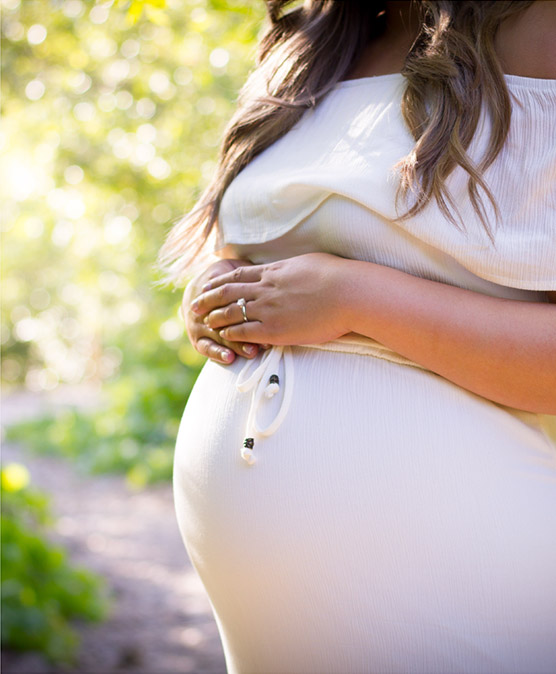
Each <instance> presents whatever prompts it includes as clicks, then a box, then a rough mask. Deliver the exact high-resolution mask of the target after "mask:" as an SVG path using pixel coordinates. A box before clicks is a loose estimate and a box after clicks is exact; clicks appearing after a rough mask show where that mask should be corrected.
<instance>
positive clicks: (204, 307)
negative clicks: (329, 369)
mask: <svg viewBox="0 0 556 674" xmlns="http://www.w3.org/2000/svg"><path fill="white" fill-rule="evenodd" d="M345 262H346V260H345V259H344V258H341V257H337V256H336V255H329V254H328V253H307V254H305V255H298V256H296V257H291V258H288V259H285V260H279V261H277V262H271V263H268V264H260V265H253V266H249V267H238V268H237V269H235V270H234V271H232V272H229V273H226V274H222V275H220V276H217V277H216V278H214V279H212V280H211V281H210V283H208V284H206V285H205V286H203V293H202V294H201V295H199V296H198V297H197V298H196V299H195V300H194V301H193V302H192V304H191V310H192V311H193V312H195V313H196V314H199V315H205V322H206V323H207V325H208V326H209V327H211V328H213V329H220V335H221V336H222V338H223V339H226V340H228V341H236V340H237V341H241V342H254V343H258V344H290V345H291V344H318V343H322V342H327V341H329V340H332V339H336V338H337V337H340V336H341V335H344V334H346V333H347V332H349V331H350V328H349V327H348V325H347V324H346V323H347V321H348V318H347V316H348V313H347V311H346V306H345V302H344V301H343V298H344V295H343V293H344V292H345V290H344V289H343V285H344V284H343V283H342V280H343V274H342V270H343V266H344V264H345ZM242 297H243V298H244V299H245V300H246V305H245V309H246V315H247V318H248V321H247V322H245V320H244V317H243V312H242V309H241V307H240V306H239V305H238V304H237V300H238V299H240V298H242Z"/></svg>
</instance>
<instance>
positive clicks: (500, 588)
mask: <svg viewBox="0 0 556 674" xmlns="http://www.w3.org/2000/svg"><path fill="white" fill-rule="evenodd" d="M292 351H293V357H294V365H295V381H294V385H293V390H292V391H291V393H292V399H291V405H290V407H289V409H288V412H287V415H286V417H285V418H284V420H283V422H282V423H281V425H280V427H279V428H278V429H277V430H276V432H275V433H273V434H272V435H270V436H269V437H266V438H264V437H263V438H258V437H256V438H255V447H254V454H255V456H256V463H255V464H254V465H252V466H249V465H248V464H247V463H246V462H245V461H244V460H243V459H242V458H241V456H240V450H241V447H242V445H243V440H244V437H245V428H246V423H247V416H248V412H249V408H250V403H251V399H250V398H251V395H250V394H248V393H240V392H238V391H237V389H236V383H237V378H238V373H239V371H240V369H241V368H242V366H243V361H242V360H241V359H238V360H237V362H235V363H233V364H232V365H231V366H221V365H218V364H215V363H212V362H209V363H207V364H206V366H205V367H204V369H203V371H202V373H201V375H200V376H199V379H198V381H197V383H196V385H195V387H194V389H193V392H192V394H191V396H190V399H189V401H188V404H187V406H186V409H185V412H184V415H183V419H182V423H181V426H180V431H179V435H178V440H177V445H176V457H175V472H174V487H175V498H176V511H177V514H178V521H179V524H180V529H181V531H182V535H183V538H184V542H185V544H186V547H187V549H188V552H189V555H190V557H191V559H192V562H193V564H194V565H195V567H196V568H197V571H198V572H199V575H200V577H201V579H202V581H203V582H204V584H205V587H206V589H207V592H208V594H209V597H210V599H211V602H212V604H213V606H214V609H215V613H216V615H217V619H218V620H219V621H220V622H219V625H220V629H221V634H222V638H223V641H224V647H225V650H226V649H228V651H227V652H228V653H229V655H230V658H232V657H236V656H237V657H240V656H239V655H238V653H239V651H240V650H241V649H242V648H243V647H245V649H246V650H245V652H242V653H241V658H242V662H246V660H245V658H247V659H249V658H251V660H249V662H251V666H252V668H253V669H252V671H257V668H258V669H259V670H260V671H265V670H264V666H265V665H264V657H266V656H265V655H264V652H263V651H261V650H260V649H258V648H256V647H253V645H252V644H251V646H250V647H249V648H247V645H246V644H247V643H249V642H251V641H252V639H251V637H249V638H247V636H246V635H247V634H249V635H251V636H252V637H257V638H260V639H262V640H263V641H264V639H265V638H268V630H269V629H272V630H273V634H274V637H273V638H274V639H277V640H280V639H282V640H283V642H284V649H285V650H284V652H292V653H294V654H295V657H296V660H295V667H296V668H297V671H299V672H302V671H323V672H324V671H333V669H330V668H329V665H330V662H331V661H330V657H332V654H331V653H326V649H322V648H321V649H320V650H319V653H320V655H318V656H317V655H316V654H314V653H313V654H311V655H310V656H309V655H306V656H305V655H304V653H305V652H306V651H307V649H306V647H305V646H303V644H307V642H308V641H309V642H310V641H311V639H314V640H315V643H322V641H323V639H326V638H327V637H329V638H330V639H333V635H334V634H335V633H338V630H339V631H340V633H341V634H342V635H343V638H344V639H345V640H347V644H346V648H347V651H346V652H349V653H350V655H349V658H351V659H350V661H349V662H346V661H344V662H343V663H342V665H341V666H342V667H347V666H349V667H350V668H351V670H350V671H365V667H366V666H367V665H365V663H366V662H368V661H367V660H365V658H367V657H368V654H369V652H370V651H369V649H371V650H372V652H373V653H375V654H376V658H378V659H379V660H378V661H377V662H378V665H377V671H378V670H379V669H380V666H381V665H380V662H381V661H380V658H381V657H384V658H389V657H391V653H392V652H394V651H395V652H397V653H398V654H399V658H401V660H398V661H397V663H396V664H395V666H396V667H398V670H399V671H410V669H407V668H406V669H405V670H404V666H403V658H404V657H406V656H405V655H404V653H405V654H411V655H410V656H409V655H408V656H407V657H410V660H411V662H412V663H417V664H416V665H415V666H416V667H417V666H422V667H427V668H428V671H442V668H444V671H445V668H446V666H450V667H452V671H467V670H465V669H461V670H460V669H458V664H457V663H458V659H457V658H458V657H459V656H458V655H457V654H458V652H462V653H463V652H468V651H469V644H470V643H472V644H474V646H473V648H474V649H475V650H476V651H477V653H478V654H477V656H476V657H477V658H478V659H477V663H480V662H482V660H481V658H482V657H483V656H484V657H487V659H488V658H491V656H492V649H491V647H490V646H489V644H491V642H492V643H494V644H495V647H493V648H495V650H497V651H501V650H504V651H505V652H506V655H504V656H502V655H500V654H498V655H496V656H492V657H500V658H502V657H503V658H506V659H507V662H511V663H512V666H514V665H515V667H516V669H515V671H521V670H519V668H518V665H520V658H521V660H526V659H529V662H528V664H527V666H528V667H530V662H531V661H530V657H531V654H532V653H533V652H534V653H535V654H536V655H535V658H537V660H536V664H537V665H538V667H537V669H538V670H539V671H550V669H549V668H548V665H547V668H546V669H543V667H544V666H545V663H548V662H549V661H551V662H552V664H553V663H554V662H555V661H556V652H555V650H554V646H553V645H552V644H553V643H554V640H555V637H556V634H555V632H554V627H553V626H552V623H553V620H552V613H553V606H554V605H556V576H555V573H554V568H556V540H555V537H554V525H553V516H554V512H555V509H556V458H555V453H554V449H553V448H552V447H551V446H550V445H549V443H548V441H547V440H546V438H545V437H544V436H543V435H542V433H541V432H540V431H538V430H537V429H535V428H533V427H531V426H530V425H527V424H525V423H523V422H522V421H520V420H518V419H516V418H515V417H513V416H512V415H510V414H508V412H507V411H506V410H504V409H502V408H500V407H498V406H496V405H494V404H491V403H489V402H487V401H485V400H484V399H482V398H479V397H478V396H474V395H472V394H469V393H467V392H466V391H463V390H462V389H460V388H459V387H457V386H455V385H453V384H451V383H450V382H447V381H446V380H444V379H442V378H441V377H438V376H436V375H434V374H432V373H428V372H423V371H420V370H416V369H413V368H410V367H407V366H403V365H398V364H394V363H391V362H387V361H383V360H380V359H377V358H373V357H369V356H362V355H355V354H345V353H339V352H329V351H320V350H316V349H309V348H303V347H295V348H293V349H292ZM279 374H280V376H281V377H282V376H283V374H284V373H283V371H280V373H279ZM286 385H287V382H286ZM282 388H284V387H282ZM281 402H282V401H281V398H280V395H278V396H276V397H275V398H274V399H271V400H269V401H265V402H264V403H263V406H262V408H261V409H260V410H259V412H260V415H261V421H262V423H263V425H264V423H266V422H268V421H269V420H271V419H272V418H273V417H274V416H275V415H276V414H277V412H278V410H279V407H280V404H281ZM269 606H271V607H272V610H271V612H269ZM292 611H293V616H292ZM316 614H317V615H318V614H322V615H323V616H326V617H325V618H323V619H318V620H315V615H316ZM269 622H270V623H271V624H269ZM301 623H302V624H303V625H304V627H303V634H299V633H298V632H299V630H298V629H297V627H298V626H299V625H300V624H301ZM416 625H419V628H418V629H417V628H416V627H415V626H416ZM346 626H347V627H346ZM403 626H406V627H403ZM501 633H504V634H505V635H506V637H504V639H505V642H504V648H503V649H500V648H499V646H500V639H499V635H500V634H501ZM549 637H550V638H549ZM423 640H425V641H426V642H427V643H434V644H435V646H434V648H435V649H436V651H437V652H436V655H433V656H431V653H430V652H429V653H426V654H424V653H422V654H421V655H419V653H421V651H422V648H421V646H420V644H422V643H423ZM516 640H517V642H518V645H517V646H516V645H512V643H513V642H515V641H516ZM524 642H527V646H526V647H524V646H523V644H524ZM242 644H243V645H242ZM238 649H239V650H238ZM458 649H460V650H458ZM489 649H490V650H489ZM550 649H552V650H550ZM263 650H264V649H263ZM485 653H486V655H485ZM234 654H235V655H234ZM292 657H293V655H292ZM304 657H307V658H308V659H307V662H306V663H305V664H306V668H305V665H304V662H303V658H304ZM320 657H322V658H323V660H322V662H320V663H319V662H318V661H317V660H318V658H320ZM346 657H347V656H346ZM397 657H398V656H397ZM420 657H422V661H419V658H420ZM315 658H317V660H315ZM327 658H328V659H327ZM358 658H360V660H358ZM431 658H432V660H431ZM435 658H436V659H435ZM454 658H455V659H454ZM433 661H434V662H438V663H441V664H439V665H438V670H436V669H434V667H435V665H434V662H433ZM419 662H420V665H419ZM496 662H497V661H496V660H492V662H491V663H490V665H489V666H490V667H491V671H510V670H504V669H503V668H499V670H498V669H496ZM389 666H390V665H388V663H386V661H385V664H384V667H385V671H396V669H392V668H391V669H388V667H389ZM392 666H393V665H392ZM412 666H413V665H412ZM520 666H521V665H520ZM523 666H524V667H525V665H523ZM338 667H340V665H338ZM357 667H359V670H358V669H356V668H357ZM311 668H313V669H311ZM245 671H249V669H248V668H247V669H245ZM269 671H270V670H269ZM284 671H287V668H286V667H284ZM292 671H295V670H292ZM338 671H341V669H338ZM344 671H348V670H347V669H345V670H344ZM411 671H419V670H418V669H415V670H411ZM477 671H479V669H477ZM485 671H486V670H485ZM522 671H527V669H523V670H522Z"/></svg>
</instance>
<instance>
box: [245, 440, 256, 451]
mask: <svg viewBox="0 0 556 674" xmlns="http://www.w3.org/2000/svg"><path fill="white" fill-rule="evenodd" d="M254 444H255V440H254V439H253V438H245V440H244V441H243V446H244V447H247V449H253V446H254Z"/></svg>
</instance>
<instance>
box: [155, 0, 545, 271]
mask: <svg viewBox="0 0 556 674" xmlns="http://www.w3.org/2000/svg"><path fill="white" fill-rule="evenodd" d="M292 1H293V0H265V2H266V7H267V13H268V20H269V26H268V29H267V30H266V32H265V33H264V35H263V37H262V39H261V41H260V44H259V48H258V53H257V59H256V67H255V69H254V70H253V72H252V73H251V75H250V76H249V78H248V79H247V82H246V83H245V85H244V86H243V88H242V90H241V92H240V94H239V97H238V105H237V109H236V111H235V113H234V115H233V116H232V118H231V120H230V122H229V124H228V126H227V127H226V129H225V132H224V140H223V142H222V145H221V148H220V153H219V158H218V162H217V167H216V171H215V173H214V176H213V178H212V180H211V181H210V182H209V184H208V186H207V187H206V189H205V190H204V192H203V193H202V195H201V197H200V198H199V200H198V201H197V203H196V205H195V206H194V208H193V209H192V210H191V211H190V212H189V213H188V214H187V215H186V216H185V217H184V218H182V219H181V220H180V221H179V222H178V223H177V224H176V225H174V227H173V228H172V229H171V230H170V232H169V235H168V237H167V239H166V241H165V243H164V245H163V246H162V248H161V250H160V254H159V260H158V262H159V267H160V268H161V270H162V271H163V273H164V275H165V279H166V280H168V281H174V282H180V281H183V280H184V278H185V275H186V274H187V271H188V268H189V266H190V264H191V262H192V261H193V259H194V258H195V257H196V256H197V255H198V253H199V252H200V251H201V249H202V248H203V246H204V244H205V243H206V241H207V239H208V237H209V236H210V234H211V232H212V231H213V229H214V226H215V223H216V222H217V220H218V211H219V208H220V203H221V201H222V197H223V194H224V192H225V190H226V188H227V187H228V185H229V184H230V183H231V182H232V180H233V179H234V178H235V177H236V176H237V174H238V173H239V172H240V171H241V170H242V169H243V168H244V167H245V166H246V165H247V164H248V163H249V162H250V161H251V160H252V159H253V158H254V157H256V156H257V155H258V154H259V153H261V152H262V151H263V150H265V149H266V148H267V147H269V146H270V145H271V144H272V143H274V142H275V141H276V140H278V138H280V137H281V136H283V135H284V134H285V133H286V132H287V131H288V130H289V129H291V128H292V127H293V126H294V125H295V123H296V122H297V121H298V120H299V119H300V117H301V116H302V115H303V113H304V111H305V110H307V109H308V108H313V107H315V106H316V105H317V103H318V102H319V101H320V100H321V99H322V97H323V96H325V95H326V94H327V93H328V92H329V91H330V90H331V89H332V88H333V87H334V85H335V84H336V83H337V82H339V81H340V80H342V79H345V77H346V76H347V75H348V73H349V71H350V69H351V68H352V67H353V65H354V64H355V63H356V62H357V61H358V59H359V58H360V57H361V55H362V53H363V50H364V49H365V47H366V45H367V44H368V43H369V41H370V40H372V39H373V38H375V37H376V36H378V35H380V34H381V32H382V31H383V30H384V26H385V24H384V15H385V10H386V2H385V0H366V1H362V0H305V2H304V3H303V5H302V6H299V7H296V8H294V9H291V10H290V11H287V12H286V11H285V10H286V9H287V8H288V5H290V4H292ZM532 1H533V0H421V1H420V2H416V3H415V6H416V7H417V8H418V10H419V11H420V12H421V18H422V20H421V30H420V32H419V35H418V36H417V38H416V40H415V42H414V44H413V46H412V48H411V50H410V51H409V53H408V55H407V58H406V61H405V65H404V68H403V69H402V73H403V75H404V76H405V78H406V80H407V84H406V89H405V92H404V94H403V99H402V114H403V117H404V119H405V122H406V123H407V125H408V127H409V130H410V132H411V134H412V136H413V138H414V139H415V141H416V143H415V147H414V149H413V151H412V152H411V153H410V154H409V155H408V156H407V157H405V158H404V159H402V160H401V162H400V163H399V164H398V169H399V176H400V185H399V191H398V197H399V198H403V199H407V197H408V196H409V195H410V194H411V195H412V196H413V203H412V205H411V206H408V207H407V209H406V212H405V213H404V214H402V215H400V216H399V217H400V218H407V217H410V216H412V215H415V214H416V213H418V212H419V211H421V210H422V209H423V208H424V207H425V206H426V205H427V204H428V203H429V201H430V200H431V199H433V198H434V199H436V201H437V203H438V205H439V207H440V209H441V210H442V212H443V213H444V214H445V215H446V217H447V218H448V219H449V220H450V221H451V222H452V223H453V224H454V225H456V226H462V225H461V223H458V221H457V219H456V218H457V215H458V213H457V207H456V204H455V203H454V202H453V200H452V198H451V197H450V194H449V192H448V190H447V188H446V186H445V180H446V178H447V177H448V175H449V174H450V172H451V171H452V170H453V169H454V168H455V167H456V166H460V167H461V168H463V169H464V170H465V171H466V172H467V173H468V175H469V180H468V191H469V196H470V199H471V202H472V204H473V207H474V208H475V210H476V212H477V214H478V215H479V218H480V219H481V221H482V223H483V225H484V226H485V228H486V229H487V232H488V233H489V234H491V231H490V227H489V223H488V222H487V219H486V215H485V209H484V203H483V200H482V198H481V195H480V193H479V188H480V189H481V190H482V191H483V192H484V193H485V194H486V195H487V197H488V198H489V199H490V201H491V202H492V203H493V205H494V207H495V212H497V210H496V204H495V202H494V199H493V197H492V195H491V193H490V191H489V189H488V186H487V185H486V183H485V181H484V179H483V177H482V173H483V171H484V170H485V169H486V168H487V167H488V166H489V165H490V164H491V163H492V162H493V161H494V159H495V158H496V156H497V155H498V153H499V152H500V150H501V148H502V146H503V144H504V141H505V139H506V136H507V134H508V130H509V126H510V117H511V104H510V97H509V93H508V89H507V87H506V83H505V81H504V76H503V73H502V69H501V67H500V64H499V62H498V59H497V57H496V54H495V51H494V38H495V35H496V30H497V28H498V26H499V25H500V23H501V22H502V21H503V20H504V19H506V18H507V17H509V16H511V15H512V14H515V13H517V12H520V11H522V10H524V9H525V8H526V7H528V6H529V5H530V4H532ZM483 102H485V103H486V110H487V112H488V114H489V116H490V119H491V136H490V140H489V144H488V148H487V151H486V153H485V156H484V157H483V158H482V160H481V162H480V163H479V165H475V164H474V163H473V162H472V160H471V159H470V157H469V156H468V154H467V149H468V147H469V144H470V142H471V139H472V138H473V135H474V133H475V130H476V128H477V124H478V122H479V117H480V114H481V110H482V109H483Z"/></svg>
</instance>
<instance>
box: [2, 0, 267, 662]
mask: <svg viewBox="0 0 556 674" xmlns="http://www.w3.org/2000/svg"><path fill="white" fill-rule="evenodd" d="M1 7H2V87H3V91H2V93H3V97H2V98H3V111H2V127H1V132H0V145H1V148H2V155H3V160H2V167H1V179H0V190H1V193H2V230H3V234H2V242H3V246H2V257H3V259H2V275H3V278H2V314H1V342H2V352H3V358H2V382H3V383H2V402H3V406H2V407H3V414H2V423H3V430H2V434H3V447H4V449H3V465H2V487H3V515H2V520H3V521H2V524H3V527H2V538H3V546H2V570H3V583H2V601H3V625H2V643H3V664H4V666H5V667H6V668H7V671H18V672H24V673H25V674H28V672H31V671H41V672H42V671H56V672H58V671H66V670H67V671H73V670H75V671H80V672H84V671H90V672H101V671H102V672H107V671H113V670H114V671H115V670H116V669H117V670H118V671H121V668H122V667H123V668H124V669H127V670H128V671H145V672H150V673H152V672H166V671H168V672H184V671H195V672H197V671H223V659H222V655H221V650H220V645H219V642H218V639H217V638H216V631H215V627H214V624H213V622H212V617H211V613H210V607H209V605H208V602H207V601H206V599H205V598H204V595H203V592H202V588H200V586H199V584H198V582H197V580H196V577H195V576H194V574H192V573H191V569H190V568H188V567H186V565H187V564H188V560H187V556H186V553H185V550H184V548H183V545H182V543H181V539H180V537H179V532H178V530H177V526H176V523H175V518H174V514H173V509H172V503H171V494H170V491H171V485H170V478H171V469H172V458H173V456H172V454H173V444H174V440H175V437H176V433H177V429H178V424H179V420H180V417H181V414H182V411H183V408H184V406H185V403H186V401H187V397H188V394H189V391H190V390H191V387H192V385H193V383H194V381H195V377H196V375H197V373H198V371H199V369H200V367H201V366H202V363H203V359H202V358H200V357H199V356H198V354H196V352H195V351H194V350H193V349H192V348H191V346H190V345H189V343H188V341H187V338H186V336H185V334H184V329H183V324H182V322H181V320H180V318H179V316H178V313H177V312H178V308H179V305H180V301H181V292H180V291H179V290H177V291H176V290H172V289H169V288H165V289H161V288H160V287H156V286H155V282H156V281H157V280H158V279H159V275H158V274H157V272H156V270H155V268H154V263H155V259H156V255H157V251H158V249H159V247H160V245H161V244H162V241H163V239H164V237H165V234H166V232H167V231H168V229H169V227H170V226H171V224H172V221H173V220H174V219H176V218H178V217H179V216H180V215H182V214H183V213H185V212H186V211H187V210H188V209H190V208H191V206H192V205H193V204H194V202H195V200H196V198H197V196H198V195H199V194H200V192H201V191H202V188H203V187H204V185H205V184H206V183H207V182H208V179H209V177H210V176H211V173H212V171H213V168H214V162H215V158H216V154H217V149H218V145H219V142H220V139H221V134H222V131H223V127H224V125H225V123H226V122H227V120H228V119H229V117H230V115H231V113H232V110H233V107H234V100H235V98H236V96H237V93H238V91H239V88H240V87H241V85H242V84H243V82H244V80H245V78H246V75H247V73H248V71H249V69H250V68H251V67H252V64H253V62H254V55H255V43H256V38H257V35H258V32H259V31H260V29H261V25H262V20H263V16H264V3H263V2H262V0H261V1H260V2H259V1H256V2H249V1H248V0H131V1H129V0H122V1H118V0H112V1H108V2H93V1H92V0H2V1H1ZM95 621H96V623H95ZM26 653H27V654H26Z"/></svg>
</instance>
